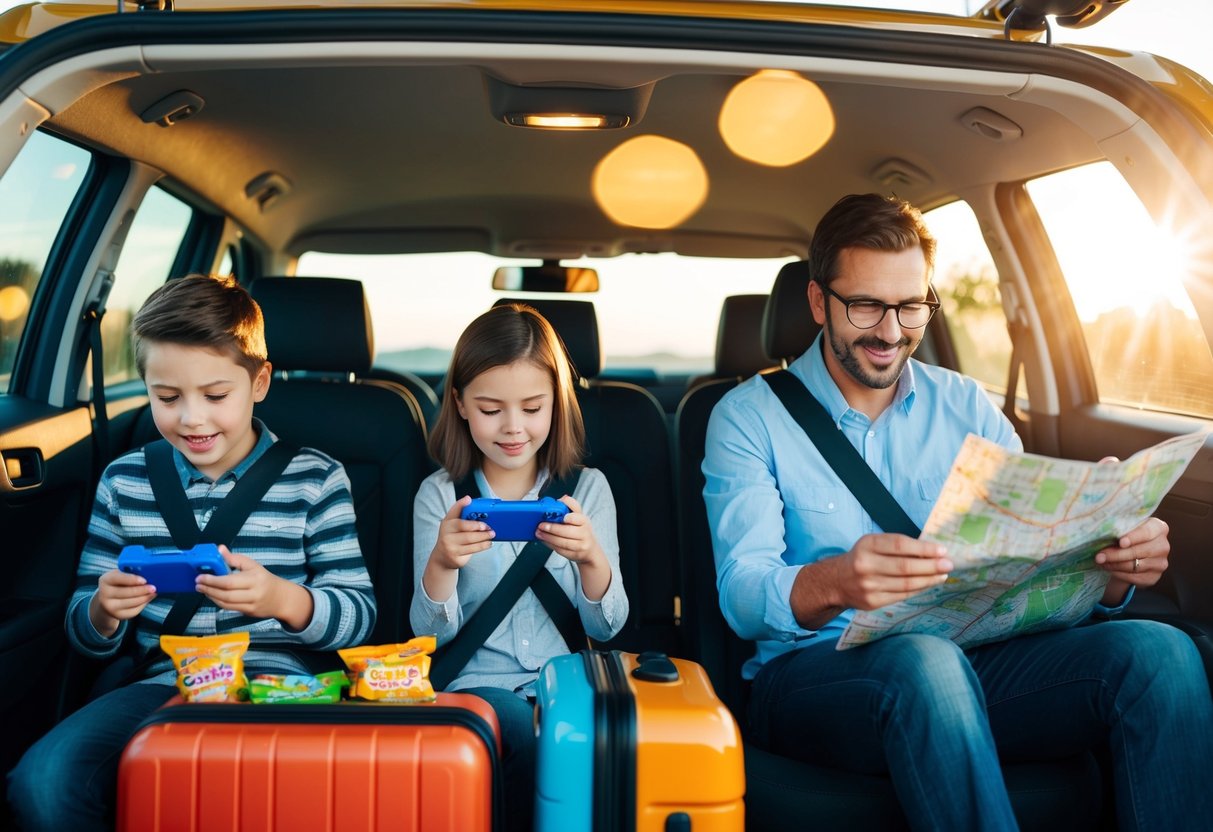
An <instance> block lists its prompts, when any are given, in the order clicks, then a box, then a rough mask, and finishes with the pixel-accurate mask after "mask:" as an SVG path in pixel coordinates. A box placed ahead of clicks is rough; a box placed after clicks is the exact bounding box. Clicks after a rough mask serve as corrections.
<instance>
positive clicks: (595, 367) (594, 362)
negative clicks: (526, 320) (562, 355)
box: [493, 298, 602, 379]
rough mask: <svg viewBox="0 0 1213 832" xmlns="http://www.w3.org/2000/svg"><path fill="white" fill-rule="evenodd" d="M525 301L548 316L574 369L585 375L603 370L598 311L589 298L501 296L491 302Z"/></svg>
mask: <svg viewBox="0 0 1213 832" xmlns="http://www.w3.org/2000/svg"><path fill="white" fill-rule="evenodd" d="M507 303H524V304H526V305H527V306H531V307H534V309H535V310H536V311H538V312H539V314H540V315H542V316H543V317H545V318H547V320H548V323H550V324H551V325H552V329H554V330H556V334H557V335H559V336H560V340H562V341H564V348H565V350H567V351H568V354H569V360H570V361H571V362H573V369H574V370H576V371H577V374H578V375H579V376H581V377H582V378H585V379H590V378H595V377H597V375H598V374H599V373H600V372H602V342H601V341H600V340H599V336H598V314H597V313H596V312H595V311H594V302H593V301H589V300H558V299H556V298H540V299H535V298H500V299H499V300H497V301H495V302H494V303H493V306H503V305H505V304H507Z"/></svg>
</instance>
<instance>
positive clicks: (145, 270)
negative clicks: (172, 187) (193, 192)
mask: <svg viewBox="0 0 1213 832" xmlns="http://www.w3.org/2000/svg"><path fill="white" fill-rule="evenodd" d="M192 216H193V210H192V209H191V208H190V207H189V206H188V205H186V204H185V203H184V202H182V201H181V200H179V199H177V198H176V197H174V196H172V195H171V194H169V193H167V192H165V191H163V190H161V189H160V188H152V189H151V190H149V191H148V192H147V196H145V197H144V198H143V202H142V203H141V204H140V205H139V210H138V211H137V212H136V213H135V219H134V222H132V223H131V230H130V232H129V233H128V234H127V236H126V243H125V244H124V245H123V246H122V254H121V255H119V257H118V265H117V266H116V267H115V268H114V288H113V289H112V290H111V291H110V296H109V301H108V302H107V303H106V312H105V317H104V318H103V319H102V321H101V338H102V347H103V353H104V355H105V383H106V385H110V384H118V383H120V382H123V381H129V380H130V379H133V378H136V377H137V376H138V372H137V371H136V369H135V356H134V353H133V351H132V349H131V339H130V325H131V318H133V317H134V315H135V312H137V311H138V310H139V307H140V306H142V305H143V301H145V300H147V296H148V295H150V294H151V293H152V292H153V291H155V289H156V287H157V286H160V285H161V284H163V283H164V282H165V281H166V280H168V279H169V277H170V274H169V272H170V271H171V270H172V267H173V260H174V259H175V258H176V256H177V250H178V249H179V248H180V247H181V240H182V239H183V238H184V237H185V232H186V229H187V227H188V226H189V223H190V219H191V217H192Z"/></svg>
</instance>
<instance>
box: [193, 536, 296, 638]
mask: <svg viewBox="0 0 1213 832" xmlns="http://www.w3.org/2000/svg"><path fill="white" fill-rule="evenodd" d="M219 553H220V554H222V555H223V560H224V561H225V562H226V563H227V565H228V568H229V569H231V570H232V571H231V572H230V573H229V574H227V575H199V576H198V577H197V579H196V580H195V581H194V586H195V587H196V588H197V590H198V591H199V592H201V593H202V594H203V595H205V596H206V597H207V598H209V599H211V600H212V601H214V602H215V604H216V605H217V606H219V607H221V608H223V609H225V610H232V611H234V612H240V613H244V614H245V615H247V616H249V617H250V618H277V619H279V620H280V621H282V622H283V623H284V624H286V625H288V626H290V627H292V628H293V629H296V630H302V629H304V628H305V627H306V626H307V623H308V622H309V621H310V620H311V618H312V594H311V593H310V592H308V591H307V590H306V589H304V588H303V587H301V586H300V585H299V584H296V583H292V582H291V581H288V580H286V579H285V578H279V577H278V576H277V575H274V574H273V573H271V572H270V571H269V570H268V569H266V568H265V567H264V566H262V565H261V564H260V563H258V562H257V561H255V560H253V559H252V558H250V557H247V556H245V555H239V554H236V553H235V552H233V551H231V550H230V549H228V548H227V547H226V546H220V547H219ZM305 596H306V598H305ZM303 607H306V610H305V609H304V608H303ZM304 612H306V615H304Z"/></svg>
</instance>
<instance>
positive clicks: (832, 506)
mask: <svg viewBox="0 0 1213 832" xmlns="http://www.w3.org/2000/svg"><path fill="white" fill-rule="evenodd" d="M826 508H828V509H830V510H831V511H833V510H834V504H833V503H826Z"/></svg>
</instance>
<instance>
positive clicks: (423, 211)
mask: <svg viewBox="0 0 1213 832" xmlns="http://www.w3.org/2000/svg"><path fill="white" fill-rule="evenodd" d="M111 53H113V54H107V55H104V56H102V55H98V56H96V58H95V59H94V63H95V66H94V67H93V68H92V71H91V72H88V73H84V72H80V71H79V68H78V67H76V68H75V69H73V70H71V71H73V72H75V73H77V74H76V75H74V76H73V75H65V76H64V79H63V81H62V82H61V87H60V93H59V94H60V97H61V99H62V106H61V107H60V108H59V109H58V111H57V112H55V111H53V117H52V118H51V119H50V120H49V121H48V125H49V126H50V127H51V128H52V129H54V130H56V131H58V132H60V133H61V134H63V135H65V136H68V137H71V138H75V139H78V140H80V141H82V142H85V143H87V144H90V145H93V146H97V147H101V148H105V149H109V150H112V151H114V152H115V153H118V154H120V155H122V156H126V157H129V158H131V159H134V160H138V161H139V162H142V163H144V164H146V165H149V166H151V167H153V168H155V169H157V170H159V171H162V172H163V173H164V174H165V176H166V177H167V179H168V181H169V182H171V183H173V186H175V187H179V188H183V189H185V190H187V191H189V192H190V193H192V194H194V195H195V196H196V197H200V198H201V199H202V200H204V201H206V202H209V203H210V204H212V205H214V206H215V207H216V208H217V209H219V210H221V211H222V212H225V213H227V214H229V215H230V216H232V217H233V218H235V220H236V221H237V222H239V223H241V224H242V225H243V226H244V227H245V229H246V230H247V231H248V232H250V233H251V234H252V235H254V236H255V237H256V238H257V239H258V240H260V241H261V242H262V243H263V244H264V245H265V246H267V247H268V248H269V249H271V250H273V251H282V252H286V253H289V254H292V255H294V254H299V253H302V252H303V251H307V250H317V251H335V252H346V253H352V252H366V253H388V252H419V251H444V250H480V251H486V252H491V253H494V254H497V255H504V256H520V257H531V258H535V257H575V256H578V255H581V254H587V255H593V256H610V255H615V254H619V253H623V252H631V251H678V252H680V253H683V254H689V255H706V256H738V257H750V256H786V255H789V254H792V255H798V254H803V252H804V249H805V246H806V244H807V240H808V237H809V234H810V231H811V229H812V228H813V226H814V224H815V222H816V220H817V218H818V217H819V216H820V215H821V214H822V212H823V211H824V210H825V209H826V208H828V206H829V205H830V204H831V203H832V202H833V201H834V199H835V198H836V197H837V196H838V195H840V194H843V193H848V192H856V191H869V190H875V191H880V192H886V193H887V192H893V193H897V194H898V195H899V196H902V197H905V198H907V199H910V200H912V201H914V202H916V203H917V204H919V205H922V206H924V207H929V206H931V205H933V204H938V203H940V202H943V201H947V200H949V199H951V198H952V197H954V196H955V195H958V194H963V193H965V192H966V191H969V190H971V189H974V188H978V187H980V186H982V185H984V184H987V183H992V182H1002V181H1015V180H1017V179H1020V178H1024V177H1028V176H1036V175H1039V174H1041V173H1043V172H1046V171H1049V170H1056V169H1060V168H1064V167H1068V166H1072V165H1075V164H1079V163H1082V162H1086V161H1090V160H1092V159H1097V158H1102V156H1103V155H1104V154H1103V153H1102V152H1101V151H1100V149H1099V146H1098V143H1099V142H1100V141H1101V140H1103V139H1104V138H1106V137H1107V136H1109V135H1113V134H1115V133H1116V132H1118V131H1121V130H1123V129H1125V127H1126V125H1127V123H1128V121H1127V120H1126V119H1125V118H1124V116H1123V115H1122V114H1120V113H1118V112H1116V107H1115V106H1112V102H1110V101H1108V102H1101V101H1099V100H1097V99H1098V98H1099V96H1098V95H1096V94H1094V93H1091V92H1090V91H1089V90H1084V89H1082V88H1080V87H1079V86H1078V85H1072V86H1073V87H1074V89H1073V90H1070V91H1067V90H1066V89H1065V85H1064V83H1062V82H1060V81H1057V79H1045V80H1053V81H1057V83H1055V84H1054V85H1053V86H1052V87H1050V88H1049V92H1048V94H1044V93H1042V92H1041V90H1043V89H1045V88H1046V87H1048V86H1049V85H1048V84H1045V83H1042V82H1041V79H1039V78H1034V77H1033V76H1029V75H1027V74H1024V73H1014V72H995V71H990V70H957V69H955V68H941V67H931V66H908V65H901V64H893V63H881V62H879V61H863V60H839V59H836V58H828V59H827V58H811V57H803V56H786V55H761V54H738V53H728V52H711V51H707V50H697V51H693V52H692V51H689V50H688V51H685V52H679V51H677V50H669V49H652V50H649V49H644V48H636V47H627V48H624V47H620V48H610V47H592V48H585V47H580V48H576V49H574V48H572V47H560V46H535V45H532V46H530V47H528V48H527V49H525V50H521V49H519V48H518V47H517V46H516V45H512V44H500V45H499V46H497V47H494V45H492V44H475V45H472V46H469V45H467V44H455V43H452V44H435V43H424V44H412V43H380V44H368V43H357V44H347V45H344V46H343V45H342V44H326V45H325V46H324V48H321V47H318V46H317V45H316V44H304V45H300V44H271V45H267V46H266V48H265V49H260V48H256V49H250V48H249V47H248V46H242V47H240V48H239V49H235V48H233V47H231V46H230V45H229V46H213V47H208V46H205V45H203V46H199V45H197V44H193V45H179V46H173V45H160V46H155V47H151V46H144V47H129V48H126V49H120V50H111ZM857 57H859V56H857ZM78 60H79V59H78ZM761 68H786V69H793V70H795V71H798V72H800V73H801V74H802V75H804V76H805V77H807V78H810V79H811V80H814V81H815V82H817V83H818V84H819V85H820V87H821V88H822V90H823V91H824V93H825V95H826V96H827V98H828V100H829V101H830V103H831V105H832V107H833V111H834V115H835V118H836V121H837V128H836V132H835V133H834V135H833V137H832V138H831V139H830V141H829V142H828V143H827V144H826V145H825V146H824V147H823V148H822V149H821V150H820V151H819V152H818V153H816V154H815V155H813V156H811V157H810V158H808V159H806V160H804V161H802V162H800V163H798V164H795V165H791V166H788V167H766V166H762V165H758V164H755V163H752V162H749V161H745V160H743V159H741V158H739V157H738V156H736V155H734V154H733V153H732V152H730V150H729V149H728V147H727V146H726V145H725V143H724V141H723V139H722V138H721V134H720V130H719V127H718V116H719V113H720V109H721V105H722V103H723V101H724V99H725V97H726V95H727V94H728V93H729V91H730V90H731V89H732V87H733V86H734V85H735V84H736V83H737V82H738V81H740V80H741V79H743V78H744V77H746V76H748V75H750V74H752V73H753V72H754V71H756V70H758V69H761ZM55 71H58V72H61V73H68V72H69V70H68V69H66V68H51V69H50V70H47V72H55ZM490 76H491V77H495V78H500V79H503V80H506V81H508V82H510V83H515V84H545V85H553V84H558V85H562V86H568V87H578V86H580V87H613V88H618V87H634V86H638V85H641V84H650V83H651V84H652V95H651V99H650V101H649V105H648V108H647V112H646V114H645V115H644V117H643V119H641V120H640V121H639V123H637V124H634V125H631V126H629V127H627V128H624V129H620V130H606V131H596V132H566V131H542V130H531V129H522V128H516V127H511V126H507V125H506V124H504V123H502V122H500V121H498V120H495V119H494V118H493V116H492V114H491V112H490V109H489V105H488V95H487V93H486V78H488V77H490ZM182 90H187V91H190V92H192V93H194V94H196V95H197V96H199V97H200V98H201V99H202V100H203V102H204V106H203V108H202V109H201V110H200V111H199V112H198V113H197V115H195V116H194V117H192V118H189V119H188V120H184V121H180V122H178V123H176V124H174V125H172V126H170V127H167V128H165V127H161V126H159V125H157V124H153V123H146V122H145V121H143V120H142V119H141V117H140V114H141V113H143V112H144V111H145V110H146V109H147V108H148V107H149V106H150V105H152V104H154V103H155V102H157V101H159V100H161V99H163V98H165V97H166V96H169V95H171V94H173V93H175V92H177V91H182ZM1084 98H1085V99H1087V100H1083V99H1084ZM1080 105H1081V106H1080ZM975 107H984V108H987V109H989V110H992V111H994V112H995V113H997V114H998V115H1001V116H1002V117H1004V118H1006V119H1009V120H1010V121H1012V122H1014V123H1015V124H1016V125H1018V126H1019V127H1020V128H1022V136H1020V137H1018V138H1016V139H1013V140H1007V139H1000V138H991V137H990V136H988V135H983V134H981V133H980V132H977V131H974V130H972V129H970V128H969V127H967V126H966V125H965V124H964V123H963V120H962V118H961V117H962V115H963V114H965V113H967V112H969V111H970V110H972V109H973V108H975ZM641 134H657V135H661V136H665V137H668V138H672V139H675V140H677V141H680V142H683V143H685V144H686V145H688V146H690V147H691V148H693V149H694V151H695V152H696V154H697V155H698V156H699V158H700V159H701V160H702V162H703V164H704V166H705V167H706V170H707V174H708V178H709V191H708V196H707V199H706V202H705V203H704V204H703V206H702V207H701V208H700V209H699V210H698V211H697V212H696V213H695V214H694V215H692V216H691V217H690V218H689V219H688V220H686V221H685V222H684V223H682V224H681V225H679V226H678V227H677V228H676V229H674V230H657V231H650V230H644V229H636V228H626V227H621V226H618V225H616V224H614V223H613V222H612V221H611V220H610V219H608V218H607V216H606V215H605V214H604V213H603V212H602V210H600V209H599V208H598V206H597V205H596V204H595V202H594V199H593V197H592V195H591V189H590V181H591V175H592V172H593V169H594V167H595V165H596V164H597V163H598V161H599V160H600V159H601V158H602V157H603V155H604V154H606V153H607V152H608V151H610V150H611V149H612V148H614V147H615V146H616V145H618V144H619V143H620V142H622V141H624V140H625V139H627V138H630V137H632V136H636V135H641ZM266 172H274V173H276V174H278V175H280V176H281V177H283V178H284V179H285V180H286V181H287V182H288V183H289V184H290V190H289V193H286V194H285V195H284V196H282V197H281V198H280V199H277V200H276V201H274V202H272V203H270V204H268V205H266V206H264V208H262V207H261V206H259V205H258V204H257V202H256V200H254V199H250V198H249V197H247V196H246V194H245V186H246V184H247V183H249V182H250V181H251V180H253V179H254V178H256V177H258V176H260V175H262V174H264V173H266Z"/></svg>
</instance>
